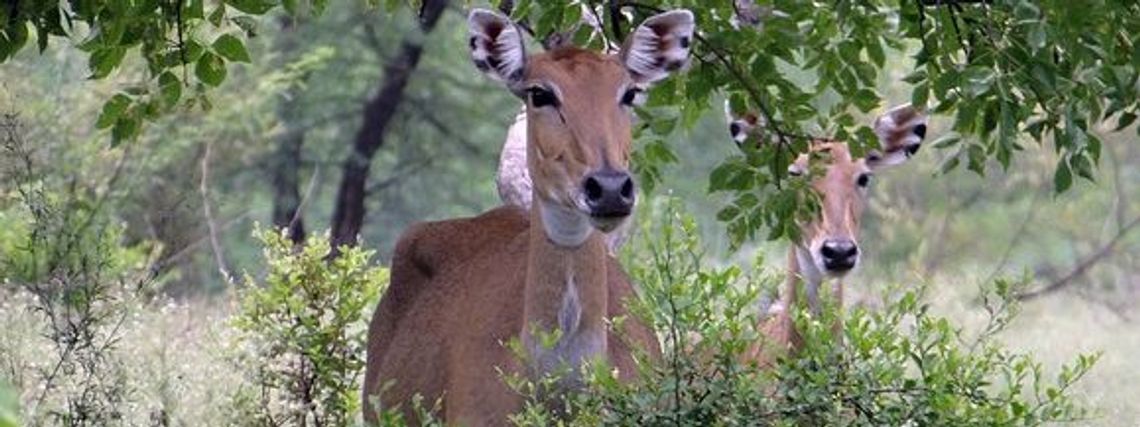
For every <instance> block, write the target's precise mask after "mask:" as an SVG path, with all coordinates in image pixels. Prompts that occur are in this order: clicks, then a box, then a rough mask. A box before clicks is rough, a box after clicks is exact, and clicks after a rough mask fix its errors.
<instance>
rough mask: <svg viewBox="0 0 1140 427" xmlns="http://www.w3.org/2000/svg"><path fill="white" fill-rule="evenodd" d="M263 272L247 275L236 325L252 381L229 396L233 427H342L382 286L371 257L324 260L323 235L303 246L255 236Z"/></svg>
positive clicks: (360, 253)
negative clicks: (262, 274) (260, 246)
mask: <svg viewBox="0 0 1140 427" xmlns="http://www.w3.org/2000/svg"><path fill="white" fill-rule="evenodd" d="M256 234H257V237H258V238H259V239H261V241H262V243H263V244H264V245H265V249H264V257H265V262H266V264H267V266H268V273H267V274H266V276H265V277H264V278H263V279H257V278H254V277H251V276H249V275H247V276H246V278H245V283H246V286H247V288H246V289H245V290H244V291H242V292H241V297H240V299H241V312H240V313H238V315H237V316H236V319H235V326H236V327H237V329H238V330H240V331H241V332H242V333H243V336H242V342H244V344H245V352H244V353H243V354H242V356H241V357H240V358H239V360H238V363H240V364H242V365H243V366H246V367H247V372H249V375H251V378H249V385H248V386H247V387H244V388H243V389H242V390H241V391H239V392H238V393H237V395H236V396H235V397H234V399H235V402H234V403H235V413H234V417H235V418H234V423H235V424H252V425H313V426H343V425H348V424H349V423H350V422H351V420H353V419H354V418H355V417H356V416H357V414H359V413H360V412H361V408H360V405H359V402H360V397H359V394H360V393H359V390H360V387H361V386H360V381H359V380H360V376H361V373H362V371H363V367H364V356H365V345H366V341H367V337H366V336H365V334H366V332H367V319H368V316H367V315H368V313H370V312H371V310H372V309H373V308H374V307H375V306H376V302H377V300H378V299H379V295H380V292H381V291H382V290H383V289H384V288H385V287H386V285H387V283H388V270H387V269H386V268H382V267H376V266H372V265H370V264H369V258H370V257H371V256H372V252H371V251H365V250H362V249H359V248H344V250H343V251H341V253H340V256H339V257H337V258H335V259H333V260H331V261H330V260H326V255H328V253H329V241H328V238H327V237H314V238H310V239H309V240H308V241H307V242H305V244H304V245H303V246H302V247H294V245H293V243H292V242H291V241H290V240H289V239H288V238H287V236H285V235H284V234H282V233H278V232H271V231H259V232H257V233H256Z"/></svg>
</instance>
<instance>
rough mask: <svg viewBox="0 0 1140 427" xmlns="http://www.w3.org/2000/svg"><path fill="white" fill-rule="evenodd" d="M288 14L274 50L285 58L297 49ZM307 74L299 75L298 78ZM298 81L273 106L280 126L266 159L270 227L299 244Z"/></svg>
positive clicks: (301, 236)
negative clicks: (270, 198)
mask: <svg viewBox="0 0 1140 427" xmlns="http://www.w3.org/2000/svg"><path fill="white" fill-rule="evenodd" d="M293 19H294V18H291V17H287V16H286V17H282V18H281V33H282V36H281V38H280V40H281V42H280V44H279V45H278V46H277V50H278V51H279V52H280V53H281V54H282V56H283V57H284V58H285V61H288V60H289V59H292V58H293V57H294V55H293V53H294V52H295V51H296V50H297V40H296V34H294V32H293V30H294V28H295V26H296V23H295V22H294V20H293ZM307 78H308V76H307V75H306V76H304V77H302V80H304V79H307ZM299 87H300V84H297V85H291V86H290V87H289V88H288V89H286V90H285V93H284V94H283V95H284V96H283V97H282V99H281V101H280V104H278V106H277V120H278V121H280V122H281V126H282V128H283V130H282V132H281V134H280V135H278V136H276V137H275V138H274V139H275V141H274V142H275V144H274V145H275V149H274V152H273V154H272V155H271V156H272V157H270V160H269V167H270V174H271V175H272V177H271V180H272V185H273V227H274V228H276V229H277V230H280V229H282V228H284V229H287V230H288V235H289V240H292V241H293V243H295V244H300V243H302V242H304V240H305V222H304V220H303V219H302V216H301V212H300V209H301V193H300V188H299V185H300V175H301V146H302V145H304V143H305V131H304V130H303V129H301V128H299V127H298V126H297V122H298V120H300V118H301V104H300V101H299V100H298V98H299V97H300V95H301V93H300V92H301V91H300V90H299Z"/></svg>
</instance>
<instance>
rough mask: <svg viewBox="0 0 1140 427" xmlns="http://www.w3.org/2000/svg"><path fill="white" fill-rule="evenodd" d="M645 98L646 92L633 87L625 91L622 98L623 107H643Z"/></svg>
mask: <svg viewBox="0 0 1140 427" xmlns="http://www.w3.org/2000/svg"><path fill="white" fill-rule="evenodd" d="M644 98H645V91H644V90H643V89H641V88H637V87H632V88H629V89H628V90H626V91H625V93H624V94H622V96H621V105H625V106H627V107H632V106H635V105H641V103H642V101H644Z"/></svg>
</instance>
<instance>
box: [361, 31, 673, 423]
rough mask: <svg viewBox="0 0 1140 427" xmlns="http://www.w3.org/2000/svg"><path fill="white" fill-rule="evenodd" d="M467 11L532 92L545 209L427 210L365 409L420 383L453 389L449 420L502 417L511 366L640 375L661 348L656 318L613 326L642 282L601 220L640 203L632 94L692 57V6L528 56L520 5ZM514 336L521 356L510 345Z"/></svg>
mask: <svg viewBox="0 0 1140 427" xmlns="http://www.w3.org/2000/svg"><path fill="white" fill-rule="evenodd" d="M468 25H469V27H470V47H471V55H472V59H473V60H474V62H475V65H476V67H478V68H479V69H480V70H482V71H483V72H484V73H486V74H488V75H490V76H491V77H493V78H494V79H496V80H499V81H501V82H503V83H504V84H505V85H506V87H507V88H508V89H509V90H510V91H511V92H512V93H514V94H516V95H517V96H519V97H520V98H523V99H524V100H525V101H526V104H527V107H526V116H527V123H528V125H527V126H528V127H527V164H528V172H529V174H530V176H531V178H532V181H533V189H532V198H533V207H532V209H530V210H529V211H526V210H523V209H521V208H519V207H517V206H504V207H500V208H498V209H495V210H492V211H489V212H486V213H484V214H482V215H480V216H477V217H474V218H465V219H456V220H450V221H440V222H429V223H421V224H417V225H415V226H413V227H411V228H410V229H409V230H407V231H406V232H405V233H404V235H403V236H402V237H401V238H400V240H399V242H398V243H397V244H396V249H395V253H394V256H393V259H392V283H391V286H390V287H389V289H388V291H387V293H386V294H385V295H384V297H383V299H382V300H381V301H380V305H379V306H378V307H377V310H376V314H375V315H374V317H373V319H372V323H371V325H370V328H369V331H368V359H367V369H366V372H365V379H364V381H365V385H364V387H365V388H364V395H365V396H364V407H365V408H366V410H365V419H366V421H369V422H372V421H374V420H375V416H376V413H375V411H374V410H373V409H374V408H375V406H374V405H373V404H372V402H373V401H374V400H378V401H379V402H380V403H381V405H383V406H385V407H391V406H393V405H396V404H399V405H402V406H401V407H402V409H403V410H404V411H405V413H408V412H410V411H409V410H408V409H409V406H410V401H411V398H412V396H414V395H416V394H420V395H422V396H423V397H424V398H425V401H426V402H434V401H435V399H437V398H441V399H442V414H441V415H442V416H443V417H444V418H445V420H446V421H447V422H448V423H449V424H463V425H477V426H478V425H502V424H505V423H506V417H507V415H508V414H510V413H511V412H513V411H515V410H517V409H519V407H520V404H521V401H520V398H519V396H518V395H517V394H516V393H514V392H513V391H512V390H510V389H509V388H508V387H507V386H506V384H504V382H503V381H502V379H501V377H500V372H499V370H500V369H501V370H502V371H503V372H507V373H510V372H524V373H526V374H529V375H537V374H542V373H546V372H549V371H551V370H552V369H555V368H557V367H561V366H566V365H568V366H570V367H575V366H580V364H582V363H583V362H585V361H588V360H590V359H607V360H608V362H609V363H610V364H611V365H613V366H615V367H616V368H617V369H619V372H620V373H621V375H622V376H623V377H625V378H632V375H633V374H634V361H633V356H632V351H631V346H637V347H641V348H644V349H646V350H647V351H649V352H650V353H655V352H656V351H658V349H657V342H656V339H655V338H654V335H653V332H652V330H650V329H649V328H648V327H647V326H646V325H644V324H642V323H638V322H636V321H635V320H634V319H632V318H631V319H630V321H627V322H626V323H625V328H624V330H623V336H622V338H623V339H619V338H618V337H617V336H616V335H614V334H612V333H610V331H607V329H606V322H605V319H606V318H612V317H616V316H622V315H624V314H625V313H626V310H625V308H624V307H623V301H624V299H625V298H627V297H629V296H631V295H633V288H632V286H631V285H630V283H629V280H628V279H627V277H626V276H625V273H624V272H623V271H622V269H621V266H620V265H619V264H618V262H617V261H616V260H615V259H614V258H612V257H611V256H609V255H608V254H607V251H606V249H605V244H604V243H603V239H602V236H601V233H600V232H605V231H609V230H613V229H614V228H616V227H618V226H619V225H621V224H622V223H623V222H624V221H626V220H627V219H628V218H629V216H630V214H631V212H632V210H633V208H634V203H635V199H636V191H635V188H634V182H633V179H632V177H631V176H630V174H629V171H628V167H629V155H630V145H631V139H632V133H631V126H630V121H631V108H632V106H633V105H634V104H635V103H637V102H640V101H641V100H642V98H644V93H645V90H646V88H647V86H648V85H649V84H651V83H653V82H655V81H657V80H660V79H663V78H665V77H667V76H668V75H669V74H670V73H671V72H673V71H676V70H679V69H681V68H682V67H683V66H684V64H685V62H686V61H687V58H688V51H689V43H690V40H691V37H692V33H693V25H694V24H693V15H692V13H690V12H689V11H686V10H676V11H672V12H667V13H663V14H660V15H656V16H653V17H651V18H649V19H647V20H646V21H645V22H644V23H642V24H641V25H640V26H639V27H638V28H637V29H635V30H634V32H633V33H632V34H631V35H630V39H629V40H627V41H626V43H625V44H624V47H623V49H622V50H621V52H620V53H618V54H617V55H604V54H600V53H597V52H592V51H587V50H582V49H578V48H573V47H561V48H557V49H554V50H552V51H549V52H543V53H538V54H534V55H530V56H528V55H527V54H526V52H525V50H524V46H523V39H522V36H521V34H520V31H519V30H518V29H517V27H516V26H515V25H514V24H513V23H512V22H511V21H510V20H509V19H508V18H506V17H504V16H501V15H499V14H497V13H495V12H490V11H486V10H475V11H473V12H472V13H471V14H470V16H469V17H468ZM553 331H558V334H555V335H554V336H557V337H558V338H557V340H556V342H554V343H553V347H548V346H546V345H542V344H541V343H540V342H539V341H540V339H539V338H540V337H539V336H538V335H539V334H544V335H545V334H550V333H552V332H553ZM515 338H517V339H519V340H520V342H521V343H522V346H523V348H524V351H525V352H526V353H527V354H525V358H524V359H523V360H524V361H525V365H524V364H523V362H520V360H518V358H517V357H516V356H515V355H514V354H512V352H511V351H510V350H509V349H508V348H507V347H506V346H504V343H506V342H507V341H510V340H512V339H515ZM624 338H628V342H626V340H624ZM561 384H562V385H563V386H567V387H572V386H573V385H574V384H575V381H574V379H573V378H570V379H568V380H567V381H564V382H562V383H561ZM373 396H375V397H377V399H373ZM409 416H410V414H409Z"/></svg>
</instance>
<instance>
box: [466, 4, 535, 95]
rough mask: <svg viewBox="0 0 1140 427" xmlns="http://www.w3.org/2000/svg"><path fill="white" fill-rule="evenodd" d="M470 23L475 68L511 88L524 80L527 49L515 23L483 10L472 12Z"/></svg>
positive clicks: (468, 21) (468, 22)
mask: <svg viewBox="0 0 1140 427" xmlns="http://www.w3.org/2000/svg"><path fill="white" fill-rule="evenodd" d="M467 24H468V35H469V38H468V47H469V48H470V49H471V60H472V61H473V62H474V63H475V67H476V68H478V69H479V71H482V72H484V73H486V74H487V75H489V76H491V77H492V78H494V79H496V80H499V81H502V82H505V83H507V84H508V85H510V84H515V83H518V82H520V81H522V77H523V68H524V67H525V65H526V49H525V47H524V45H523V40H522V34H520V33H519V31H518V28H517V27H515V24H514V23H513V22H511V21H510V19H508V18H507V17H505V16H502V15H499V14H498V13H495V12H491V11H488V10H483V9H475V10H474V11H472V12H471V15H470V16H469V17H468V18H467Z"/></svg>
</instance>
